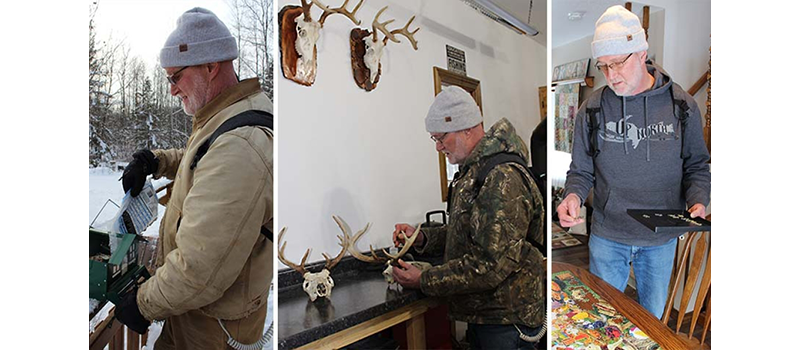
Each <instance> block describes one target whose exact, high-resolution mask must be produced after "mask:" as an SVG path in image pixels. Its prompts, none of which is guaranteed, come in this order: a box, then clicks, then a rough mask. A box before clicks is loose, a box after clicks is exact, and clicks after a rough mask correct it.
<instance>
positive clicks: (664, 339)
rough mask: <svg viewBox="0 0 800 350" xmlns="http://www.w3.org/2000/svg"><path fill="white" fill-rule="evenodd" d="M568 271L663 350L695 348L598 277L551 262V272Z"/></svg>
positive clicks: (568, 265)
mask: <svg viewBox="0 0 800 350" xmlns="http://www.w3.org/2000/svg"><path fill="white" fill-rule="evenodd" d="M560 271H570V272H572V274H573V275H574V276H575V277H577V278H578V279H580V280H581V282H583V283H584V284H586V286H587V287H589V288H591V289H592V290H593V291H595V292H596V293H597V294H598V295H600V297H602V298H603V299H605V300H606V301H607V302H608V303H609V304H611V305H612V306H614V308H615V309H617V311H619V313H621V314H622V315H623V316H625V317H626V318H627V319H628V320H630V321H631V322H633V324H635V325H636V326H637V327H639V328H640V329H641V330H642V331H644V332H645V333H646V334H647V335H648V336H649V337H650V339H652V340H653V341H655V342H656V343H658V344H659V345H661V348H662V349H664V350H672V349H675V350H684V349H694V348H695V346H693V345H691V344H690V343H688V342H687V341H686V340H684V339H681V338H680V337H679V336H678V335H676V334H675V332H673V331H671V330H670V329H669V328H668V327H667V326H665V325H664V324H663V323H661V321H660V320H659V319H657V318H656V317H655V316H653V315H652V314H651V313H650V312H648V311H647V310H646V309H645V308H644V307H642V306H641V305H639V303H637V302H636V301H634V300H632V299H631V298H629V297H628V296H626V295H625V294H623V293H622V292H620V291H618V290H617V289H616V288H614V287H612V286H611V285H610V284H608V283H606V282H605V281H603V280H602V279H600V277H597V276H595V275H593V274H592V273H590V272H589V271H587V270H585V269H582V268H580V267H577V266H574V265H570V264H565V263H560V262H555V261H553V269H552V272H553V273H556V272H560Z"/></svg>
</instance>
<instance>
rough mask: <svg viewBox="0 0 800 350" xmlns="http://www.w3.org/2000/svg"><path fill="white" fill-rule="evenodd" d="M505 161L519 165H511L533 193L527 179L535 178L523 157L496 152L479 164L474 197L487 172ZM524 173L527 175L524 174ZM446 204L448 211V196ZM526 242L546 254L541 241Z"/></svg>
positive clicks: (545, 239) (481, 185) (487, 174)
mask: <svg viewBox="0 0 800 350" xmlns="http://www.w3.org/2000/svg"><path fill="white" fill-rule="evenodd" d="M506 163H516V164H519V165H520V166H519V167H515V166H512V168H514V169H517V171H519V172H520V175H522V179H523V180H522V182H523V183H524V184H525V187H526V188H527V189H528V192H531V193H533V188H532V187H531V186H532V185H531V183H530V180H528V178H529V177H530V179H535V177H534V175H533V172H532V171H531V169H530V168H529V167H528V164H526V163H525V159H523V158H522V157H521V156H520V155H518V154H514V153H497V154H494V155H492V156H490V157H489V159H488V160H487V161H486V163H484V164H483V165H482V166H481V168H480V169H478V176H477V178H476V179H475V184H474V186H475V187H474V190H475V191H474V193H475V196H476V197H477V196H478V193H479V192H480V190H481V188H482V187H483V184H484V182H486V177H487V176H489V172H491V171H492V169H494V168H495V167H496V166H498V165H500V164H506ZM523 169H524V170H523ZM526 174H527V175H528V176H525V175H526ZM448 196H449V193H448ZM542 204H543V205H544V201H543V203H542ZM447 205H448V211H449V207H450V202H449V198H448V203H447ZM542 214H544V213H542ZM543 236H545V237H544V238H543V239H544V241H545V243H546V242H547V237H546V236H547V234H546V232H545V234H544V235H543ZM526 237H527V235H526ZM528 242H529V243H530V244H532V245H533V246H534V247H536V249H537V250H539V252H541V253H542V255H544V256H547V248H545V246H544V245H543V244H541V243H539V242H537V241H534V240H528Z"/></svg>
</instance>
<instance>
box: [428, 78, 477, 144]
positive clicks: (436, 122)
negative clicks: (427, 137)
mask: <svg viewBox="0 0 800 350" xmlns="http://www.w3.org/2000/svg"><path fill="white" fill-rule="evenodd" d="M482 119H483V117H481V111H480V110H479V109H478V105H477V104H476V103H475V100H473V99H472V96H470V94H469V93H467V92H466V91H464V89H462V88H460V87H458V86H448V87H445V88H444V89H442V92H440V93H439V94H438V95H436V98H435V99H434V100H433V104H432V105H431V108H430V109H429V110H428V116H427V117H425V129H426V130H427V131H428V132H432V133H433V132H435V133H439V132H453V131H459V130H464V129H469V128H471V127H473V126H475V125H478V124H480V123H481V120H482Z"/></svg>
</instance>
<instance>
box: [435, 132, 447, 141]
mask: <svg viewBox="0 0 800 350" xmlns="http://www.w3.org/2000/svg"><path fill="white" fill-rule="evenodd" d="M447 134H449V132H446V133H444V134H442V136H439V137H436V136H433V135H431V140H432V141H433V142H434V143H444V138H445V137H446V136H447Z"/></svg>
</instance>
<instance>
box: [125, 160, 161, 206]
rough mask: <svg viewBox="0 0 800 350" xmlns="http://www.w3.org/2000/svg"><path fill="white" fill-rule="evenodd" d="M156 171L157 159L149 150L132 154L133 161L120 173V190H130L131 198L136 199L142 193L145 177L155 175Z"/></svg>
mask: <svg viewBox="0 0 800 350" xmlns="http://www.w3.org/2000/svg"><path fill="white" fill-rule="evenodd" d="M157 170H158V158H156V156H155V155H154V154H153V152H150V150H146V149H140V150H138V151H136V153H134V154H133V160H132V161H131V162H130V163H128V166H126V167H125V171H124V172H122V189H123V190H125V192H128V190H131V196H133V197H136V196H138V195H139V193H140V192H142V188H143V187H144V180H145V179H147V175H152V174H155V172H156V171H157Z"/></svg>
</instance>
